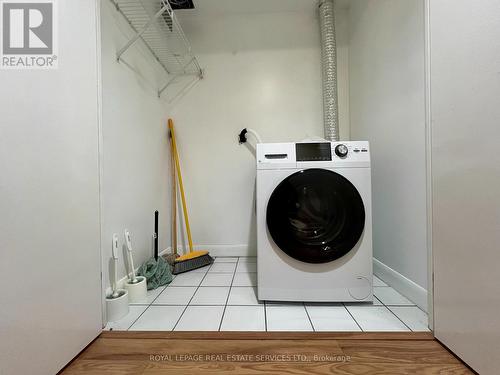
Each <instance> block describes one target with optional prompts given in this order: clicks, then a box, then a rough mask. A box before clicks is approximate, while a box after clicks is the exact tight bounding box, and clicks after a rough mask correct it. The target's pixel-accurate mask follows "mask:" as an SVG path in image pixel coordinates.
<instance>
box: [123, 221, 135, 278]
mask: <svg viewBox="0 0 500 375" xmlns="http://www.w3.org/2000/svg"><path fill="white" fill-rule="evenodd" d="M125 243H126V244H127V250H128V251H127V254H128V263H129V265H130V274H131V275H132V276H131V278H130V282H131V283H132V284H135V283H137V282H138V280H137V277H135V268H134V258H133V257H132V241H131V240H130V232H129V231H128V230H126V229H125Z"/></svg>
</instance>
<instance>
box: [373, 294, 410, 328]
mask: <svg viewBox="0 0 500 375" xmlns="http://www.w3.org/2000/svg"><path fill="white" fill-rule="evenodd" d="M379 301H380V302H382V305H384V307H385V308H386V309H387V310H389V311H390V313H391V314H392V315H394V316H395V317H396V318H397V319H398V320H399V321H400V322H401V323H403V325H404V326H405V327H406V328H408V329H409V330H410V332H413V330H412V329H411V328H410V327H408V325H407V324H406V323H405V322H403V321H402V320H401V318H400V317H399V316H397V315H396V314H395V313H394V311H392V310H391V309H390V308H389V306H387V305H386V304H385V303H384V301H382V300H381V299H379Z"/></svg>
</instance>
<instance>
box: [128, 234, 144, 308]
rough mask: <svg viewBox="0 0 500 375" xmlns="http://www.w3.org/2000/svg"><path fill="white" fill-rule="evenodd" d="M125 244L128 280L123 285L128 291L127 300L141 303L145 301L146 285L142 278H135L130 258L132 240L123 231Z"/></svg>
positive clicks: (132, 259)
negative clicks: (128, 270) (128, 269)
mask: <svg viewBox="0 0 500 375" xmlns="http://www.w3.org/2000/svg"><path fill="white" fill-rule="evenodd" d="M125 243H126V245H127V255H128V264H129V267H130V272H129V279H128V280H127V282H126V283H125V289H127V291H128V299H129V301H130V302H131V303H142V302H146V301H147V284H146V278H145V277H144V276H136V274H135V267H134V258H133V256H132V240H131V239H130V232H129V231H128V230H126V229H125Z"/></svg>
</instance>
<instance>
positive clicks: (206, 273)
mask: <svg viewBox="0 0 500 375" xmlns="http://www.w3.org/2000/svg"><path fill="white" fill-rule="evenodd" d="M214 263H215V262H213V263H212V264H211V265H210V268H212V266H213V265H214ZM210 268H208V270H207V272H205V275H203V278H202V279H201V281H200V284H199V285H198V287H197V288H196V290H195V291H194V293H193V295H192V296H191V298H190V299H189V301H188V303H187V305H186V307H184V310H182V313H181V315H180V316H179V319H177V322H175V324H174V326H173V327H172V331H174V330H175V328H176V327H177V325H178V324H179V322H180V321H181V319H182V317H183V316H184V313H185V312H186V310H187V308H188V307H189V304H190V303H191V301H192V300H193V298H194V296H195V295H196V292H197V291H198V289H200V286H201V283H203V280H205V277H207V275H208V271H210Z"/></svg>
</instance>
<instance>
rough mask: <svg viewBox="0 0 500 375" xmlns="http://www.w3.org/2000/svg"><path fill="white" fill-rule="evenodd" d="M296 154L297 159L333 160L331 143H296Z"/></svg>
mask: <svg viewBox="0 0 500 375" xmlns="http://www.w3.org/2000/svg"><path fill="white" fill-rule="evenodd" d="M295 154H296V156H297V161H331V160H332V144H331V143H325V142H322V143H296V144H295Z"/></svg>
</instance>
